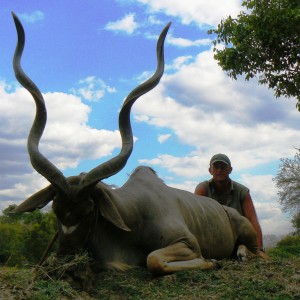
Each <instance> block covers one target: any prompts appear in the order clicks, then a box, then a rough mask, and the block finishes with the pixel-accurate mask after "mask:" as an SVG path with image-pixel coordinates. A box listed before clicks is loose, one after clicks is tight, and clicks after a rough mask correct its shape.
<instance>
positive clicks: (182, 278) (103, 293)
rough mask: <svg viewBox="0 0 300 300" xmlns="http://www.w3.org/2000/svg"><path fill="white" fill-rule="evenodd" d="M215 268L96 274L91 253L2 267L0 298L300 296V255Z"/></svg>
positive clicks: (224, 263)
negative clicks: (32, 265) (40, 263)
mask: <svg viewBox="0 0 300 300" xmlns="http://www.w3.org/2000/svg"><path fill="white" fill-rule="evenodd" d="M221 265H222V268H221V269H219V270H211V271H205V272H204V271H198V270H194V271H187V272H178V273H176V274H173V275H168V276H164V277H153V276H152V275H151V274H150V273H149V272H148V271H147V270H146V269H144V268H134V269H131V270H130V271H126V272H118V271H103V272H99V273H94V272H93V271H92V270H94V265H93V264H90V260H89V259H88V257H87V255H81V256H75V257H72V258H68V259H65V260H57V259H56V258H55V257H49V258H48V260H47V261H46V263H45V264H44V265H43V266H42V267H38V268H36V269H35V270H34V269H33V268H28V269H16V268H3V269H0V299H39V300H41V299H147V300H148V299H149V300H151V299H260V300H261V299H300V258H299V257H298V258H297V257H294V258H289V259H279V258H273V259H271V260H270V261H267V262H266V261H261V260H249V261H247V262H243V263H240V262H237V261H232V260H224V261H222V262H221Z"/></svg>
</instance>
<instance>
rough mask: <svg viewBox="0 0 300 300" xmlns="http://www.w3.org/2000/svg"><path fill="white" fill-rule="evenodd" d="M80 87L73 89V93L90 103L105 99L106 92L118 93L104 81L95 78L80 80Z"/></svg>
mask: <svg viewBox="0 0 300 300" xmlns="http://www.w3.org/2000/svg"><path fill="white" fill-rule="evenodd" d="M78 85H79V87H78V88H72V89H71V92H72V93H74V94H76V95H78V96H80V97H83V98H84V99H86V100H89V101H99V100H100V99H102V98H103V97H104V95H105V93H106V92H108V93H115V92H116V89H115V88H114V87H110V86H108V85H107V84H106V83H105V82H104V81H103V80H101V79H99V78H96V77H95V76H89V77H86V78H84V79H81V80H79V82H78Z"/></svg>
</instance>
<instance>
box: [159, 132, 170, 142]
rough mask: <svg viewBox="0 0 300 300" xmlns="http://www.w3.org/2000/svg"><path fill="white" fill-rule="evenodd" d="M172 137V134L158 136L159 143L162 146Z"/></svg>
mask: <svg viewBox="0 0 300 300" xmlns="http://www.w3.org/2000/svg"><path fill="white" fill-rule="evenodd" d="M171 136H172V135H171V134H169V133H168V134H160V135H159V136H158V141H159V142H160V143H161V144H162V143H164V142H165V141H167V140H168V139H169V138H170V137H171Z"/></svg>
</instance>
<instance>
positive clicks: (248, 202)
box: [243, 192, 267, 258]
mask: <svg viewBox="0 0 300 300" xmlns="http://www.w3.org/2000/svg"><path fill="white" fill-rule="evenodd" d="M243 210H244V215H245V217H246V218H247V219H248V220H249V221H250V223H251V224H252V226H253V228H254V230H255V231H256V233H257V246H258V249H259V250H260V255H261V256H266V258H267V255H266V254H265V253H262V249H263V238H262V231H261V227H260V224H259V222H258V219H257V215H256V211H255V207H254V204H253V201H252V198H251V196H250V193H249V192H248V193H247V194H246V197H245V200H244V202H243Z"/></svg>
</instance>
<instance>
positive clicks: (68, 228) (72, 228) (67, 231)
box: [61, 224, 79, 234]
mask: <svg viewBox="0 0 300 300" xmlns="http://www.w3.org/2000/svg"><path fill="white" fill-rule="evenodd" d="M78 225H79V224H76V225H73V226H65V225H63V224H61V228H62V231H63V232H64V234H71V233H72V232H74V231H75V230H76V228H77V227H78Z"/></svg>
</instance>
